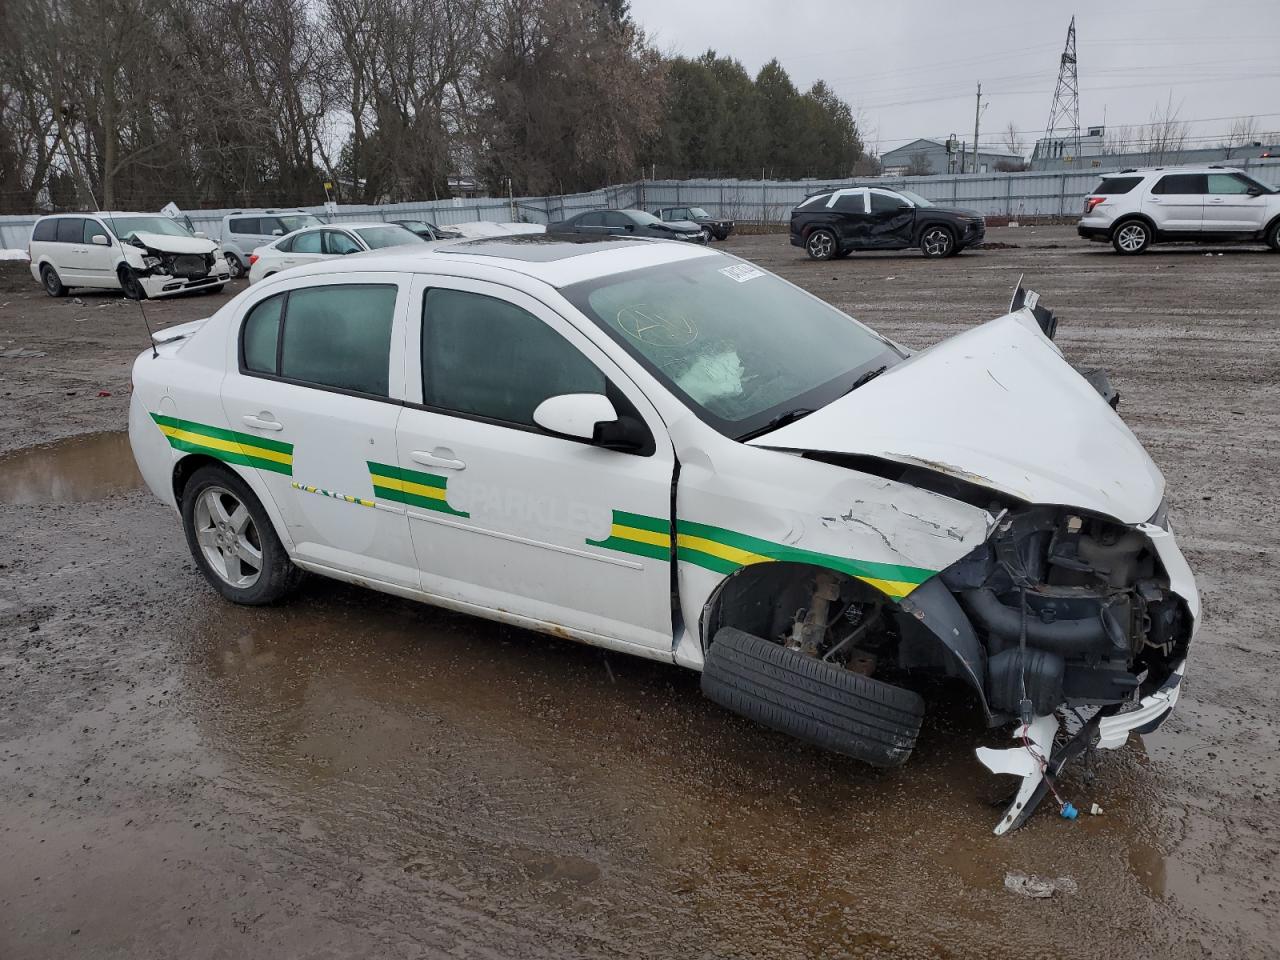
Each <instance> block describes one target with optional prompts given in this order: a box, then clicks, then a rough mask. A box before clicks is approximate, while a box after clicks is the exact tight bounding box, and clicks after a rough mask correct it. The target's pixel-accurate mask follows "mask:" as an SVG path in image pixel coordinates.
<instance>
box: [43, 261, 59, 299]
mask: <svg viewBox="0 0 1280 960" xmlns="http://www.w3.org/2000/svg"><path fill="white" fill-rule="evenodd" d="M44 288H45V289H46V290H48V291H49V292H50V293H57V292H58V275H57V274H56V273H54V272H53V271H52V270H50V269H49V268H48V267H45V270H44Z"/></svg>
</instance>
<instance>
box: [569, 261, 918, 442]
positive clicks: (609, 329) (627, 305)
mask: <svg viewBox="0 0 1280 960" xmlns="http://www.w3.org/2000/svg"><path fill="white" fill-rule="evenodd" d="M561 292H562V293H563V294H564V295H565V296H566V297H567V298H568V299H569V301H570V302H571V303H573V305H574V306H576V307H577V308H578V309H579V310H581V311H582V312H583V313H584V314H586V315H587V317H588V318H590V319H591V320H592V322H594V323H595V324H596V325H597V326H599V327H600V328H601V329H602V330H604V331H605V332H606V333H607V334H608V335H609V336H610V337H612V338H613V339H614V340H616V341H617V342H618V343H619V344H620V345H621V346H622V347H623V348H624V349H625V350H626V351H627V352H628V353H630V354H631V355H632V356H634V357H635V358H636V359H637V360H639V361H640V363H641V364H643V365H644V366H645V367H646V368H647V369H648V370H649V371H650V372H651V373H652V374H653V375H654V376H655V377H657V378H658V380H659V381H660V382H661V383H662V384H663V385H664V386H665V387H667V388H668V389H669V390H671V391H672V392H673V393H675V394H676V396H678V397H680V398H681V399H682V400H683V401H684V402H685V403H687V404H688V405H689V407H690V408H691V409H693V410H694V411H695V412H696V413H697V414H698V415H699V417H701V418H702V419H703V420H705V421H706V422H707V423H708V424H710V425H711V426H712V427H714V428H715V429H716V430H719V431H720V432H721V433H723V434H725V435H726V436H730V437H734V438H737V439H745V438H747V437H749V436H751V435H753V434H755V433H756V432H758V431H760V430H762V428H765V427H766V426H767V425H768V424H770V423H771V422H773V421H774V420H777V419H778V418H779V417H780V416H786V415H787V414H797V413H799V412H800V411H803V412H809V411H812V410H816V409H817V408H819V407H822V406H825V405H826V404H828V403H830V402H831V401H832V400H834V399H836V398H837V397H839V396H841V395H842V394H844V393H846V392H848V390H849V389H850V387H851V386H853V384H854V381H856V380H857V378H858V377H859V376H861V375H862V374H863V373H866V372H868V371H870V370H872V369H874V368H876V367H880V366H884V365H892V364H893V363H896V362H897V361H898V360H899V359H901V354H899V353H898V351H897V350H895V349H894V348H893V347H892V346H891V345H890V344H889V343H887V342H886V341H885V340H883V339H882V338H880V337H879V336H877V335H876V334H874V333H872V332H871V331H870V330H868V329H867V328H866V327H864V326H862V325H861V324H860V323H858V322H857V321H856V320H853V319H851V318H849V317H847V316H845V315H844V314H843V313H840V312H839V311H838V310H836V309H834V308H833V307H830V306H828V305H827V304H825V303H823V302H822V301H821V300H819V299H817V298H816V297H812V296H810V295H809V294H807V293H805V292H804V291H803V290H800V289H799V288H798V287H795V286H792V285H791V284H789V283H787V282H786V281H784V280H781V279H779V278H778V277H775V276H773V275H772V274H769V273H765V272H764V271H763V270H761V269H759V268H758V267H756V266H754V265H752V264H750V263H744V262H742V261H740V260H737V259H735V258H732V257H726V256H723V255H716V256H707V257H698V258H696V259H693V260H687V261H683V262H680V263H674V264H671V263H668V264H662V265H660V266H656V267H648V268H646V269H643V270H635V271H631V272H629V273H625V274H617V275H614V276H608V277H601V278H599V279H596V280H589V281H586V282H584V283H579V284H575V285H573V286H570V287H566V288H565V289H564V290H562V291H561Z"/></svg>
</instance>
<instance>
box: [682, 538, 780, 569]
mask: <svg viewBox="0 0 1280 960" xmlns="http://www.w3.org/2000/svg"><path fill="white" fill-rule="evenodd" d="M676 545H677V546H681V547H688V548H689V549H690V550H697V551H699V552H700V553H709V554H711V556H713V557H719V558H720V559H722V560H728V561H729V562H730V563H738V564H741V565H743V566H746V565H747V564H749V563H772V562H773V557H765V556H761V555H760V554H758V553H752V552H751V551H749V550H741V549H739V548H738V547H731V546H729V545H728V544H724V543H717V542H716V541H715V540H708V539H706V538H705V537H695V536H693V535H692V534H689V533H680V534H677V535H676Z"/></svg>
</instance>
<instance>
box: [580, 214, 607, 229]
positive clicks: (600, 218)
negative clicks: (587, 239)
mask: <svg viewBox="0 0 1280 960" xmlns="http://www.w3.org/2000/svg"><path fill="white" fill-rule="evenodd" d="M578 226H580V227H603V226H604V214H603V213H584V214H583V215H582V216H581V217H579V218H578Z"/></svg>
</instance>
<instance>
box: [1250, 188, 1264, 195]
mask: <svg viewBox="0 0 1280 960" xmlns="http://www.w3.org/2000/svg"><path fill="white" fill-rule="evenodd" d="M1247 193H1248V194H1249V196H1251V197H1260V196H1262V191H1261V190H1259V189H1258V188H1257V187H1250V188H1249V189H1248V191H1247Z"/></svg>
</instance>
